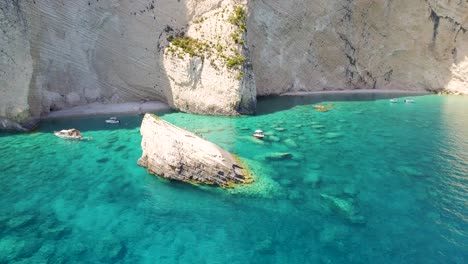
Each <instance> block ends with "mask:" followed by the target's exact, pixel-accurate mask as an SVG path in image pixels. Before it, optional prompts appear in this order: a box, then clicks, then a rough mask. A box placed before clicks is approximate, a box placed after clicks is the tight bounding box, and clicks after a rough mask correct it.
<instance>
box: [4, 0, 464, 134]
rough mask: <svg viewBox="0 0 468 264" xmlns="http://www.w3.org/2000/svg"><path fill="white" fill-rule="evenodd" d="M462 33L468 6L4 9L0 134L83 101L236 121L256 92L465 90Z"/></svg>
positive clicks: (438, 0) (57, 4) (311, 1)
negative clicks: (142, 104)
mask: <svg viewBox="0 0 468 264" xmlns="http://www.w3.org/2000/svg"><path fill="white" fill-rule="evenodd" d="M238 7H240V8H241V9H242V10H243V12H245V14H246V15H247V17H246V18H244V16H243V15H242V12H238V11H236V10H240V9H237V8H238ZM239 14H240V15H239ZM244 19H246V20H245V22H244ZM467 31H468V2H467V1H447V0H414V1H405V0H378V1H358V0H333V1H324V0H292V1H283V0H224V1H222V0H177V1H175V0H161V1H155V0H133V1H129V0H120V1H117V0H109V1H97V0H90V1H55V0H11V1H0V47H1V48H0V126H1V127H16V128H20V126H19V125H23V126H28V125H29V124H31V123H33V122H34V120H37V119H38V118H40V116H41V114H44V113H47V112H49V111H54V110H59V109H64V108H69V107H72V106H76V105H83V104H87V103H91V102H103V103H114V102H129V101H140V100H162V101H165V102H168V103H169V104H170V105H172V106H173V107H174V108H177V109H180V110H183V111H187V112H194V113H204V114H223V115H233V114H239V113H251V112H253V110H254V108H255V102H256V101H255V100H256V99H255V98H256V95H257V94H258V95H267V94H280V93H284V92H294V91H317V90H343V89H363V88H365V89H387V90H390V89H403V90H412V91H424V90H429V91H442V90H447V91H458V92H461V93H468V77H467V76H468V32H467Z"/></svg>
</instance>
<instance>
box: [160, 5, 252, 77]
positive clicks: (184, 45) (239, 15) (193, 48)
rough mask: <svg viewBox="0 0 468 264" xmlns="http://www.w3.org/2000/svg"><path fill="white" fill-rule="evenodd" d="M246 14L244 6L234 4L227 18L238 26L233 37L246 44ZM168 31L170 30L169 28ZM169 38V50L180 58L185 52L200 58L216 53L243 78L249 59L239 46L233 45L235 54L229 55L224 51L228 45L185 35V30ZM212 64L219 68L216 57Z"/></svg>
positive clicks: (196, 20) (237, 41) (199, 21)
mask: <svg viewBox="0 0 468 264" xmlns="http://www.w3.org/2000/svg"><path fill="white" fill-rule="evenodd" d="M246 16H247V15H246V11H245V8H244V7H242V6H234V9H233V11H232V13H231V14H230V16H229V18H228V19H227V21H228V22H229V23H231V24H233V25H235V26H236V29H235V31H234V32H233V33H232V34H231V38H232V40H233V41H234V43H235V44H238V45H243V44H244V40H243V35H244V32H245V31H246V30H247V26H246V23H245V20H246ZM204 20H206V18H205V17H204V18H203V19H201V18H200V19H195V20H194V21H193V23H194V24H196V23H201V22H203V21H204ZM171 29H172V28H171ZM171 31H172V30H171ZM166 32H169V30H168V31H166ZM202 37H203V35H202ZM167 40H168V41H169V42H170V43H171V45H170V47H169V48H168V49H167V51H168V52H170V53H172V54H175V55H177V56H178V57H179V58H183V56H184V54H188V55H189V56H191V57H194V56H197V57H200V58H205V55H206V56H207V57H208V58H212V56H213V55H215V58H218V59H222V60H224V61H225V63H226V64H225V65H226V67H227V68H228V69H233V70H238V71H240V73H239V74H238V75H237V77H236V78H237V79H241V78H242V77H243V76H244V73H243V72H242V65H243V64H244V63H245V62H246V61H247V59H246V58H245V57H244V56H243V55H241V54H240V53H239V51H238V50H237V49H238V48H234V47H231V50H230V51H232V52H233V54H232V55H231V54H230V55H228V54H227V53H225V52H223V51H225V49H226V47H224V46H223V45H222V44H220V43H219V42H218V43H216V44H215V43H213V42H211V41H210V42H209V43H208V42H204V41H201V40H199V39H195V38H192V37H188V36H185V34H184V32H179V33H176V34H175V36H173V35H169V36H168V38H167ZM228 53H230V52H228ZM210 64H211V65H212V66H213V67H215V68H216V69H217V65H216V63H215V60H214V59H211V63H210Z"/></svg>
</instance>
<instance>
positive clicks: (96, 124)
mask: <svg viewBox="0 0 468 264" xmlns="http://www.w3.org/2000/svg"><path fill="white" fill-rule="evenodd" d="M167 113H172V111H170V110H166V111H161V112H155V114H157V115H164V114H167ZM113 116H116V117H117V118H118V119H119V121H120V123H118V124H108V123H106V122H105V120H106V119H107V118H109V115H96V116H86V117H68V118H56V119H48V120H43V121H41V123H40V124H39V126H38V127H37V128H36V129H35V130H34V131H32V132H35V131H41V132H45V133H52V132H54V131H57V130H58V129H69V128H76V129H78V130H80V131H81V132H87V131H99V130H101V131H102V130H116V129H127V130H131V129H135V128H139V127H140V125H141V121H142V119H143V116H144V115H138V114H124V115H113Z"/></svg>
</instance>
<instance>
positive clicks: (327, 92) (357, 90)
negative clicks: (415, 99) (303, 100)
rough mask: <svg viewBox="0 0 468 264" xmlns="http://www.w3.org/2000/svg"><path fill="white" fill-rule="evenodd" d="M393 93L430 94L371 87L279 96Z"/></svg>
mask: <svg viewBox="0 0 468 264" xmlns="http://www.w3.org/2000/svg"><path fill="white" fill-rule="evenodd" d="M353 93H356V94H359V93H360V94H366V93H370V94H372V93H374V94H376V93H379V94H383V93H384V94H395V95H399V94H401V95H424V94H430V93H429V92H425V91H405V90H371V89H362V90H360V89H356V90H335V91H313V92H288V93H282V94H281V96H300V95H321V94H353Z"/></svg>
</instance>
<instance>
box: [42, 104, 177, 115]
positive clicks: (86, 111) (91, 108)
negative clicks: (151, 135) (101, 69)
mask: <svg viewBox="0 0 468 264" xmlns="http://www.w3.org/2000/svg"><path fill="white" fill-rule="evenodd" d="M170 109H171V107H170V106H169V105H168V104H166V103H163V102H160V101H150V102H144V103H138V102H128V103H116V104H103V103H98V102H95V103H90V104H86V105H80V106H75V107H72V108H68V109H63V110H58V111H53V112H49V113H47V114H45V115H43V116H41V119H42V120H47V119H55V118H64V117H86V116H96V115H111V114H143V113H146V112H157V111H164V110H170Z"/></svg>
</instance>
